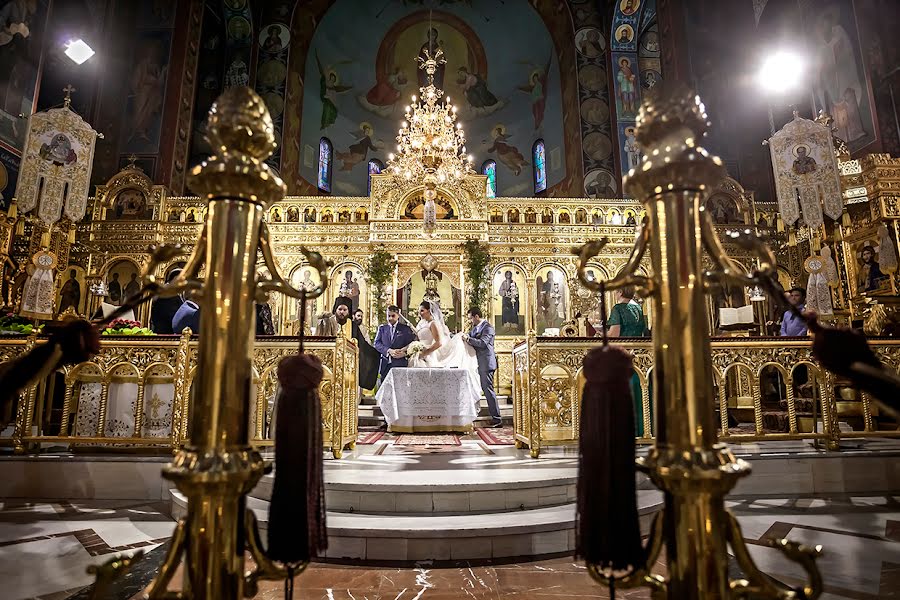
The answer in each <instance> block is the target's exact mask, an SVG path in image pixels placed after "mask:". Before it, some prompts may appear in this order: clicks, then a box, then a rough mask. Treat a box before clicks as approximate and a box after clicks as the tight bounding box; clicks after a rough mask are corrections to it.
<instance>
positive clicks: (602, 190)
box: [584, 169, 616, 212]
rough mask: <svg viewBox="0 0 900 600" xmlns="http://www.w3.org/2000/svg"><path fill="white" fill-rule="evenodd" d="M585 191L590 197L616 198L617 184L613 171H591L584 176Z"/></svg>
mask: <svg viewBox="0 0 900 600" xmlns="http://www.w3.org/2000/svg"><path fill="white" fill-rule="evenodd" d="M584 193H585V195H587V196H588V197H589V198H614V197H615V196H616V186H615V183H614V178H613V175H612V173H610V172H609V171H607V170H606V169H594V170H593V171H589V172H588V173H587V174H586V175H585V176H584ZM595 212H597V211H595Z"/></svg>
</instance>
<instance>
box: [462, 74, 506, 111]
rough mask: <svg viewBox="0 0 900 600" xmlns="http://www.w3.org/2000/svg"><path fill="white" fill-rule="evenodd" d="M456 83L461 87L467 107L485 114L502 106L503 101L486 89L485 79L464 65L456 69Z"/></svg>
mask: <svg viewBox="0 0 900 600" xmlns="http://www.w3.org/2000/svg"><path fill="white" fill-rule="evenodd" d="M456 83H458V84H459V85H460V86H462V88H463V92H464V93H465V97H466V102H468V103H469V108H471V109H472V110H473V111H475V112H477V113H478V114H481V115H487V114H490V113H492V112H494V111H495V110H497V109H499V108H501V107H502V106H503V102H502V101H501V100H498V99H497V96H495V95H494V94H492V93H491V91H490V90H489V89H488V85H487V81H485V80H484V78H483V77H482V76H481V75H479V74H478V73H470V72H469V70H468V69H467V68H466V67H460V68H459V69H457V71H456Z"/></svg>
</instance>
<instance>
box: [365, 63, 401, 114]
mask: <svg viewBox="0 0 900 600" xmlns="http://www.w3.org/2000/svg"><path fill="white" fill-rule="evenodd" d="M406 84H407V79H406V73H405V72H404V71H402V70H401V69H400V67H396V66H395V67H394V69H393V70H392V71H390V72H388V73H381V72H378V73H377V74H376V76H375V85H374V86H372V89H370V90H369V91H368V92H366V95H365V96H359V97H358V98H357V100H359V103H360V105H362V107H363V108H365V109H367V110H369V111H371V112H373V113H375V114H376V115H379V116H381V117H389V116H390V115H391V113H392V112H393V111H394V108H395V107H396V105H397V101H398V100H400V96H401V95H402V92H401V90H402V89H403V88H404V87H406Z"/></svg>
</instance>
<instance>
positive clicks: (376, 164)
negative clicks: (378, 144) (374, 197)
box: [366, 158, 384, 194]
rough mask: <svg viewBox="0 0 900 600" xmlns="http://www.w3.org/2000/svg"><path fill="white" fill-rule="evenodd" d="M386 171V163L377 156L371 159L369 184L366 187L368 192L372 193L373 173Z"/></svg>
mask: <svg viewBox="0 0 900 600" xmlns="http://www.w3.org/2000/svg"><path fill="white" fill-rule="evenodd" d="M382 171H384V163H383V162H381V161H380V160H378V159H377V158H373V159H372V160H370V161H369V185H368V187H367V188H366V189H367V190H368V193H369V194H371V193H372V175H378V174H379V173H381V172H382Z"/></svg>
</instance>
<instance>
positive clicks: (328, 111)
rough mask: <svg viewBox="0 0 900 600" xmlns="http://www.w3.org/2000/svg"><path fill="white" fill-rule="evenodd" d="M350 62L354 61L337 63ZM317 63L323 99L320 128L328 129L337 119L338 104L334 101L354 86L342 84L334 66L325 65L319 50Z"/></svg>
mask: <svg viewBox="0 0 900 600" xmlns="http://www.w3.org/2000/svg"><path fill="white" fill-rule="evenodd" d="M350 62H352V61H347V60H342V61H338V62H337V63H336V64H338V65H342V64H350ZM316 65H317V66H318V67H319V99H321V100H322V122H321V125H320V127H319V129H326V128H327V127H331V126H332V125H334V122H335V121H336V120H337V116H338V109H337V104H335V103H334V101H335V99H336V98H337V95H338V94H341V93H343V92H347V91H349V90H351V89H353V86H352V85H340V79H339V78H338V74H337V71H335V70H334V66H333V65H328V67H327V68H325V67H323V66H322V60H321V59H320V58H319V53H318V52H316Z"/></svg>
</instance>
